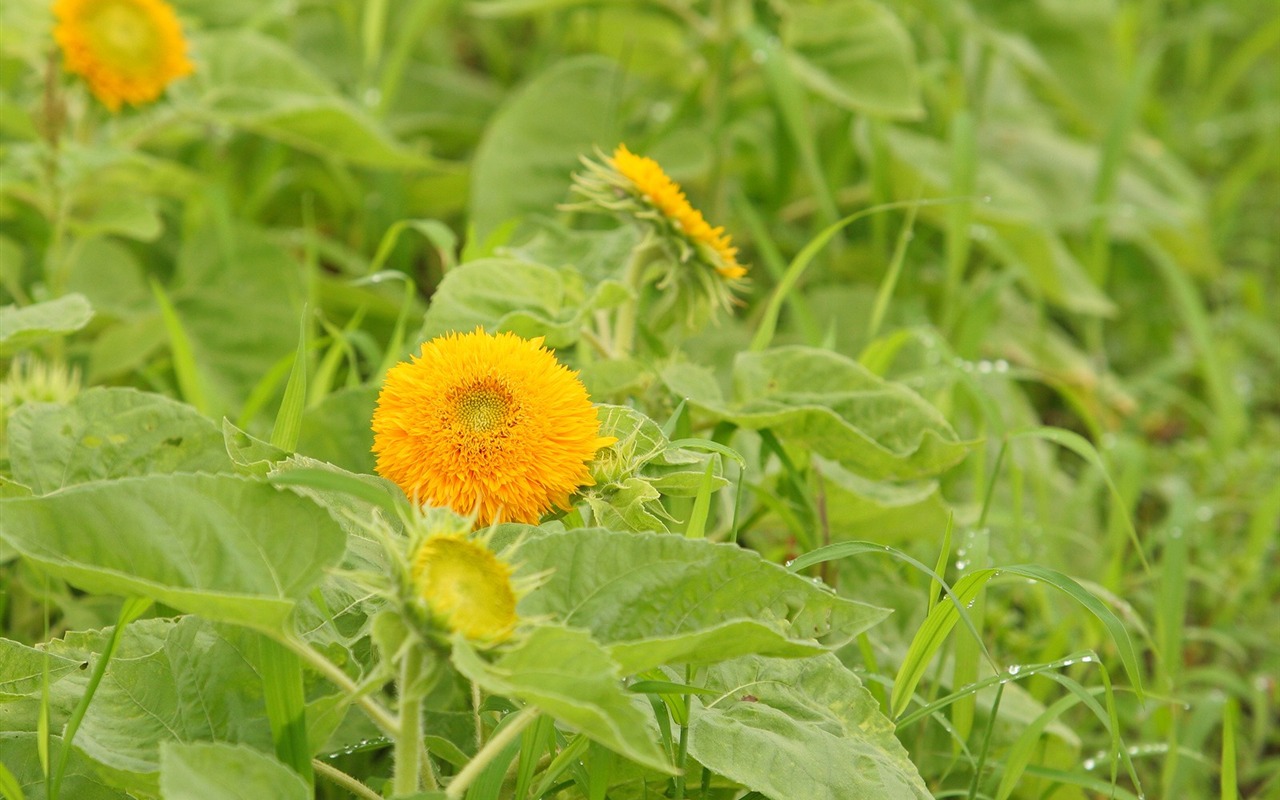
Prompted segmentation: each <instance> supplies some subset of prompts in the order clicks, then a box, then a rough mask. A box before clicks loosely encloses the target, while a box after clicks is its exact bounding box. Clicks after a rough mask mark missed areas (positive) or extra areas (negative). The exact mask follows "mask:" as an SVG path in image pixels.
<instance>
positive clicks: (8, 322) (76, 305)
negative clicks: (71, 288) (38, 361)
mask: <svg viewBox="0 0 1280 800" xmlns="http://www.w3.org/2000/svg"><path fill="white" fill-rule="evenodd" d="M91 319H93V307H92V306H90V305H89V301H88V300H87V299H85V296H84V295H82V294H67V295H63V296H62V297H59V298H58V299H57V300H48V301H46V302H43V303H36V304H34V305H30V306H23V307H18V306H16V305H8V306H4V307H0V355H9V354H10V353H13V352H15V351H17V350H19V349H21V348H24V347H30V346H31V344H32V343H34V342H38V341H40V340H41V339H44V338H46V337H49V336H65V335H67V334H68V333H75V332H76V331H78V330H80V329H81V328H83V327H84V326H85V325H88V324H89V320H91Z"/></svg>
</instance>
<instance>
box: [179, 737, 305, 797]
mask: <svg viewBox="0 0 1280 800" xmlns="http://www.w3.org/2000/svg"><path fill="white" fill-rule="evenodd" d="M160 796H161V797H162V798H163V800H261V799H262V798H267V797H270V798H273V799H274V800H307V798H310V797H312V796H314V792H313V791H312V790H311V787H309V786H307V783H306V781H304V780H302V778H301V777H300V776H299V775H298V773H296V772H294V771H293V770H291V769H289V768H288V767H286V766H285V765H284V764H281V763H280V762H279V761H277V760H276V759H274V758H272V757H271V756H269V755H267V754H266V753H263V752H261V751H259V750H255V749H253V748H252V747H246V746H245V745H242V744H225V743H222V742H200V743H193V744H179V743H175V742H165V743H164V744H162V745H161V746H160Z"/></svg>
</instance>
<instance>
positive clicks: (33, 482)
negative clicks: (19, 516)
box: [9, 387, 231, 494]
mask: <svg viewBox="0 0 1280 800" xmlns="http://www.w3.org/2000/svg"><path fill="white" fill-rule="evenodd" d="M9 437H10V443H9V457H10V460H11V462H12V470H13V477H14V479H15V480H17V481H18V482H20V483H24V484H26V485H27V486H30V487H31V489H32V491H34V492H35V493H36V494H47V493H49V492H52V491H53V490H55V489H61V488H63V487H65V486H73V485H76V484H80V483H87V482H89V481H98V480H106V479H111V478H125V477H134V476H141V475H151V474H159V473H170V472H225V471H230V469H231V461H230V459H229V458H228V457H227V453H226V450H225V449H224V445H223V437H222V434H221V433H220V432H219V431H218V428H217V426H216V425H214V424H213V422H211V421H210V420H208V419H206V418H205V417H202V416H200V414H199V413H197V412H196V410H195V409H193V408H192V407H191V406H188V405H185V404H183V403H179V402H177V401H176V400H170V399H169V398H167V397H164V396H163V395H158V394H149V393H145V392H139V391H137V390H135V389H122V388H102V387H96V388H93V389H88V390H86V391H84V392H81V393H80V394H78V395H76V397H75V398H74V399H73V400H72V401H71V402H70V403H68V404H67V405H54V404H51V403H33V404H28V405H25V406H23V407H22V408H20V409H18V411H17V412H16V413H14V415H13V419H12V420H10V421H9Z"/></svg>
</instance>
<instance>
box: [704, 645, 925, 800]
mask: <svg viewBox="0 0 1280 800" xmlns="http://www.w3.org/2000/svg"><path fill="white" fill-rule="evenodd" d="M702 685H703V687H704V688H706V689H712V690H714V691H716V692H717V693H718V695H719V696H718V697H717V698H716V699H715V700H709V701H708V700H705V699H704V700H703V702H704V705H703V707H702V708H695V709H694V710H693V711H692V713H691V716H692V721H691V727H690V731H689V733H690V740H689V754H690V755H691V756H693V757H694V758H695V759H697V760H698V762H699V763H701V764H703V765H705V766H707V767H709V768H710V769H711V770H713V771H714V772H716V773H719V774H721V775H724V776H725V777H727V778H730V779H731V780H734V781H737V782H738V783H741V784H742V785H743V786H746V787H747V788H748V789H752V790H754V791H757V792H760V793H761V794H764V795H767V796H769V797H803V798H805V800H899V799H900V798H901V799H902V800H927V799H928V798H930V797H932V795H931V794H929V792H928V790H927V789H926V788H925V785H924V781H922V780H921V778H920V775H919V773H918V772H917V771H916V768H915V765H914V764H912V763H911V759H910V757H909V756H908V755H907V751H906V750H905V749H904V748H903V747H902V745H901V744H900V743H899V742H898V740H897V737H896V736H894V729H893V723H892V722H890V721H889V719H887V718H886V717H885V716H884V715H883V714H881V713H880V709H879V706H878V704H877V703H876V701H875V698H873V697H872V696H871V693H870V692H868V691H867V690H866V689H864V688H863V687H862V683H861V681H859V680H858V677H857V676H856V675H854V674H853V673H852V672H850V671H849V670H848V669H847V668H846V667H845V666H844V665H842V664H841V663H840V661H839V660H838V659H837V658H836V657H835V656H833V655H829V654H828V655H823V656H819V657H817V658H808V659H803V660H797V661H784V660H780V659H773V658H760V657H757V656H749V657H746V658H740V659H737V660H734V661H729V662H725V663H723V664H717V665H715V666H712V667H708V668H707V669H706V670H705V673H704V675H703V679H702ZM744 754H750V756H749V757H744Z"/></svg>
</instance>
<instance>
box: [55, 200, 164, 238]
mask: <svg viewBox="0 0 1280 800" xmlns="http://www.w3.org/2000/svg"><path fill="white" fill-rule="evenodd" d="M158 205H159V203H158V202H157V201H156V200H155V199H154V198H151V197H146V196H140V195H136V194H128V193H125V194H116V195H114V196H112V197H111V198H110V199H109V200H107V201H104V202H102V203H101V204H100V205H98V206H97V207H96V208H94V209H92V211H91V212H90V213H89V215H88V216H87V217H84V218H81V219H73V220H71V222H72V228H73V230H74V231H75V232H76V234H77V235H78V236H83V237H85V238H89V237H94V236H105V235H109V234H116V235H119V236H125V237H128V238H130V239H137V240H139V241H143V242H150V241H154V240H155V239H157V238H158V237H159V236H160V234H161V233H162V232H163V231H164V225H163V224H162V223H161V222H160V213H159V209H158V208H157V206H158Z"/></svg>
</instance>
